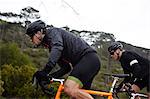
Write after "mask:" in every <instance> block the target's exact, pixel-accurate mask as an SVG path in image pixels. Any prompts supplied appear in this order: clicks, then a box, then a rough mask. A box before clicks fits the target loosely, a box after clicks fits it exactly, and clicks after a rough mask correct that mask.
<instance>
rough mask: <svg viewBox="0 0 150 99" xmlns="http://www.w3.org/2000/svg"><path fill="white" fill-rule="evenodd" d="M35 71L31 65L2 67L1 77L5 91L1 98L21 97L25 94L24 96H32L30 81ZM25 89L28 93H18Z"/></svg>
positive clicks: (32, 90)
mask: <svg viewBox="0 0 150 99" xmlns="http://www.w3.org/2000/svg"><path fill="white" fill-rule="evenodd" d="M35 70H36V69H35V68H34V67H33V66H31V65H24V66H23V65H22V66H15V67H14V66H12V65H3V66H2V67H1V72H2V73H1V74H2V75H1V76H2V80H3V81H4V89H5V91H4V93H3V96H7V97H22V95H23V94H26V96H30V95H32V94H33V92H34V89H33V88H32V87H31V79H32V75H33V73H34V72H35ZM25 88H28V90H30V92H28V91H27V92H25V93H20V92H22V90H24V89H25Z"/></svg>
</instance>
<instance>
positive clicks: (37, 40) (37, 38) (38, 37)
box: [31, 31, 42, 45]
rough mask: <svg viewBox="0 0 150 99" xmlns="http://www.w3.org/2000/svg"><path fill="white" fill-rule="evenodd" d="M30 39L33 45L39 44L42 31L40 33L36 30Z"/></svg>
mask: <svg viewBox="0 0 150 99" xmlns="http://www.w3.org/2000/svg"><path fill="white" fill-rule="evenodd" d="M31 39H32V42H33V43H34V44H35V45H39V44H41V41H42V33H41V32H40V31H38V32H37V33H36V34H35V35H34V36H33V37H32V38H31Z"/></svg>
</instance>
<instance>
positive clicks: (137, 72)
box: [129, 56, 143, 79]
mask: <svg viewBox="0 0 150 99" xmlns="http://www.w3.org/2000/svg"><path fill="white" fill-rule="evenodd" d="M129 64H130V67H131V68H132V73H133V78H139V79H141V78H143V77H142V73H141V66H140V64H139V62H138V60H137V59H136V57H134V56H129Z"/></svg>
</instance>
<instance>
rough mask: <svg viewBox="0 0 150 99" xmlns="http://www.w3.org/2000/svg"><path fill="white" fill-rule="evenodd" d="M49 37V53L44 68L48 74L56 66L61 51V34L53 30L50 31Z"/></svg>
mask: <svg viewBox="0 0 150 99" xmlns="http://www.w3.org/2000/svg"><path fill="white" fill-rule="evenodd" d="M51 36H52V37H51V52H50V56H49V61H48V63H47V64H46V67H45V68H44V70H45V71H46V72H47V73H49V72H50V71H51V70H52V68H53V67H54V66H55V65H56V63H57V61H58V60H59V58H60V56H61V53H62V50H63V39H62V36H61V33H59V31H58V30H57V29H54V30H52V33H51Z"/></svg>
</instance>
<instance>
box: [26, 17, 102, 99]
mask: <svg viewBox="0 0 150 99" xmlns="http://www.w3.org/2000/svg"><path fill="white" fill-rule="evenodd" d="M26 34H27V35H29V36H30V37H31V39H32V42H33V43H34V44H35V45H37V46H38V45H44V46H46V47H47V48H49V50H50V56H49V60H48V63H47V64H46V66H45V67H44V69H43V70H41V71H37V72H36V73H35V74H34V77H36V78H37V79H38V81H39V82H41V81H43V80H47V79H48V74H49V72H50V71H51V70H52V68H53V67H55V65H56V63H58V64H59V66H60V67H61V69H60V70H58V71H57V72H55V73H53V74H51V75H52V77H61V76H63V75H64V74H66V73H68V72H69V71H71V73H70V75H69V76H68V78H67V80H66V81H65V84H64V91H65V92H66V93H67V94H68V95H69V96H71V97H72V98H76V99H92V96H91V95H89V94H87V93H85V92H83V91H81V90H80V89H79V88H82V87H83V88H85V89H89V88H90V86H91V83H92V80H93V78H94V77H95V75H96V74H97V73H98V71H99V69H100V61H99V58H98V56H97V54H96V51H95V50H94V49H93V48H92V47H91V46H89V45H88V44H87V43H86V42H85V41H84V40H82V39H81V38H79V37H77V36H75V35H73V34H72V33H70V32H67V31H65V30H63V29H60V28H55V27H51V28H47V27H46V25H45V23H44V22H43V21H41V20H38V21H35V22H33V23H31V24H29V26H28V28H27V32H26ZM70 64H71V65H72V66H73V69H72V70H71V66H70ZM72 89H73V90H72Z"/></svg>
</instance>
